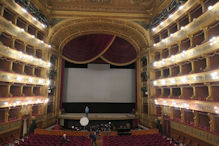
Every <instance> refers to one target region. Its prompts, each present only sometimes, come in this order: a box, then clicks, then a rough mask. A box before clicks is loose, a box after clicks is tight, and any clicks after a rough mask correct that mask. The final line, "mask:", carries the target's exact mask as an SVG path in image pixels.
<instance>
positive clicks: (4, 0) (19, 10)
mask: <svg viewBox="0 0 219 146" xmlns="http://www.w3.org/2000/svg"><path fill="white" fill-rule="evenodd" d="M2 3H4V4H5V5H6V7H9V8H10V9H11V10H13V11H15V12H16V13H17V14H18V15H20V16H22V17H23V18H24V19H25V20H27V21H28V22H29V23H31V24H32V25H34V26H35V27H37V28H38V29H40V30H42V31H45V30H46V27H45V25H44V24H42V23H41V22H39V21H37V20H34V17H33V16H32V15H31V14H29V13H28V12H27V11H23V9H24V8H22V7H21V6H20V5H18V4H17V3H15V2H14V0H2Z"/></svg>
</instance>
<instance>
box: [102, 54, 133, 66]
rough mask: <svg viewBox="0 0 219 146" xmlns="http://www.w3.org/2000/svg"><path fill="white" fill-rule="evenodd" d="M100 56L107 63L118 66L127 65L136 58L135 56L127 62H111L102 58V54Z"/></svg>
mask: <svg viewBox="0 0 219 146" xmlns="http://www.w3.org/2000/svg"><path fill="white" fill-rule="evenodd" d="M100 58H101V59H102V60H104V61H105V62H107V63H109V64H112V65H118V66H125V65H128V64H132V63H134V62H135V61H136V60H137V58H135V59H133V60H131V61H129V62H127V63H115V62H112V61H110V60H108V59H106V58H104V57H103V56H101V57H100Z"/></svg>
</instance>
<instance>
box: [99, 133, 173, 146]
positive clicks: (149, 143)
mask: <svg viewBox="0 0 219 146" xmlns="http://www.w3.org/2000/svg"><path fill="white" fill-rule="evenodd" d="M103 145H104V146H132V145H135V146H143V145H144V146H160V145H162V146H174V143H171V142H170V141H169V140H167V138H166V137H163V136H162V135H160V134H148V135H130V136H105V137H103Z"/></svg>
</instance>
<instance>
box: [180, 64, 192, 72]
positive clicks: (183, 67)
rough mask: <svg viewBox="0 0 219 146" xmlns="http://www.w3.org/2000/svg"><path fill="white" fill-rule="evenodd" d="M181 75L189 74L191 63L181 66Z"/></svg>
mask: <svg viewBox="0 0 219 146" xmlns="http://www.w3.org/2000/svg"><path fill="white" fill-rule="evenodd" d="M181 67H182V71H181V72H182V74H183V75H184V74H189V73H190V72H191V71H192V63H191V62H185V63H184V64H182V66H181Z"/></svg>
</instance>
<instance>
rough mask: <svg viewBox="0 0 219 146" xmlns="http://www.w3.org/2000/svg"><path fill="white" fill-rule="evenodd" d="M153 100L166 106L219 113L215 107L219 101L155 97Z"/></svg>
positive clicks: (218, 104)
mask: <svg viewBox="0 0 219 146" xmlns="http://www.w3.org/2000/svg"><path fill="white" fill-rule="evenodd" d="M151 102H152V103H154V104H156V105H162V106H164V107H177V108H184V109H190V110H195V111H202V112H208V113H215V114H218V111H217V110H216V109H215V107H218V108H219V102H208V101H198V100H185V99H169V98H154V99H151Z"/></svg>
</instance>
